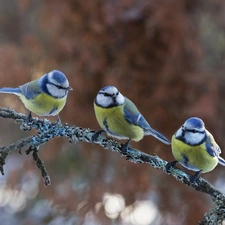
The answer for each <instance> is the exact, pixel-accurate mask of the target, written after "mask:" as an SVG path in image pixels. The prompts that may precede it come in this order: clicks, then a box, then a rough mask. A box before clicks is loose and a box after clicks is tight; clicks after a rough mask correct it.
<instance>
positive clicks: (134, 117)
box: [123, 98, 170, 144]
mask: <svg viewBox="0 0 225 225" xmlns="http://www.w3.org/2000/svg"><path fill="white" fill-rule="evenodd" d="M123 111H124V117H125V118H126V120H127V122H128V123H130V124H134V125H136V126H139V127H141V128H142V129H143V130H144V133H145V135H152V136H154V137H155V138H157V139H158V140H160V141H161V142H163V143H165V144H170V142H169V141H168V139H167V138H166V137H164V136H163V135H162V134H160V133H159V132H157V131H156V130H154V129H152V128H151V127H150V125H149V124H148V122H147V121H146V119H145V118H144V117H143V116H142V115H141V113H140V112H139V111H138V109H137V107H136V106H135V105H134V103H133V102H131V101H130V100H129V99H127V98H126V102H125V105H124V109H123Z"/></svg>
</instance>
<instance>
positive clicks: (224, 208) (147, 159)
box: [0, 108, 225, 225]
mask: <svg viewBox="0 0 225 225" xmlns="http://www.w3.org/2000/svg"><path fill="white" fill-rule="evenodd" d="M0 117H2V118H9V119H13V120H15V122H16V123H17V124H20V125H21V126H20V128H21V129H22V130H31V129H35V130H37V132H38V134H36V135H33V136H30V137H27V138H22V139H20V140H18V141H17V142H15V143H12V144H10V145H8V146H2V147H0V171H1V173H2V174H3V175H4V170H3V165H4V164H5V159H6V158H7V156H8V154H9V153H10V151H11V150H15V149H17V150H19V152H21V150H22V148H24V147H26V148H27V150H26V153H27V154H29V153H30V152H31V151H33V159H34V161H35V162H36V164H37V166H38V168H39V169H40V170H41V173H42V176H43V178H44V182H45V185H46V186H47V185H50V177H49V175H48V173H47V171H46V169H45V166H44V163H43V162H42V161H41V159H40V158H39V156H38V149H39V147H40V146H41V145H43V144H45V143H46V142H48V141H49V140H51V139H52V138H54V137H66V138H68V139H69V142H71V143H75V144H76V143H77V142H79V141H81V142H87V143H92V140H91V138H92V136H93V134H94V133H95V131H94V130H91V129H89V128H81V127H76V126H69V125H68V124H64V125H58V124H55V123H51V122H50V121H49V120H47V119H44V120H43V121H42V120H39V119H37V118H33V119H32V120H31V123H29V125H27V124H25V121H26V116H25V115H23V114H21V113H16V112H15V111H13V110H11V109H5V108H0ZM94 143H95V144H97V145H100V146H102V147H103V148H104V149H109V150H112V151H116V152H118V153H119V154H120V155H121V156H124V157H126V159H127V160H129V161H131V162H133V163H147V164H149V165H151V166H152V167H154V168H156V169H159V170H162V171H163V172H164V173H167V174H169V175H172V176H173V177H174V178H175V179H176V180H178V181H180V182H182V183H183V184H186V185H188V186H191V187H192V188H194V189H195V190H196V191H200V192H203V193H206V194H208V195H210V196H211V197H212V199H213V201H214V204H215V207H214V208H213V209H212V210H211V211H210V212H209V213H207V214H206V215H205V217H204V220H203V221H201V222H199V225H206V224H210V222H211V221H213V222H214V223H215V222H216V224H219V223H222V221H223V220H224V219H225V195H224V194H223V193H222V192H220V191H219V190H217V189H216V188H215V187H214V186H213V185H211V184H210V183H209V182H208V181H206V180H205V179H203V178H201V177H200V178H199V179H198V180H197V181H196V182H194V183H191V182H190V177H191V176H190V175H189V174H187V173H185V172H184V171H182V170H180V169H178V168H176V167H175V168H172V169H171V171H170V173H168V172H167V171H166V168H165V166H166V164H167V161H165V160H163V159H161V158H159V157H158V156H157V155H148V154H146V153H144V152H141V151H138V150H136V149H133V148H130V147H129V148H127V149H125V150H122V146H123V144H122V143H120V142H118V141H117V140H114V139H112V138H107V137H106V135H104V134H102V135H99V136H98V138H97V140H96V141H95V142H94Z"/></svg>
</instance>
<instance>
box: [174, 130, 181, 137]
mask: <svg viewBox="0 0 225 225" xmlns="http://www.w3.org/2000/svg"><path fill="white" fill-rule="evenodd" d="M175 136H176V138H177V137H181V136H182V129H181V128H180V129H179V130H178V131H177V132H176V135H175Z"/></svg>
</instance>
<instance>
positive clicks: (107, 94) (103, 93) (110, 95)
mask: <svg viewBox="0 0 225 225" xmlns="http://www.w3.org/2000/svg"><path fill="white" fill-rule="evenodd" d="M99 94H102V95H104V96H106V97H112V96H113V95H112V94H109V93H106V92H103V91H100V92H99Z"/></svg>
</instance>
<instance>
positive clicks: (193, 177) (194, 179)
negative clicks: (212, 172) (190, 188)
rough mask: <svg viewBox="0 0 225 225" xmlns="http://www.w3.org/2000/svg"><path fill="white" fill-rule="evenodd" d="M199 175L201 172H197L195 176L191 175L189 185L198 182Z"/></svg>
mask: <svg viewBox="0 0 225 225" xmlns="http://www.w3.org/2000/svg"><path fill="white" fill-rule="evenodd" d="M201 173H202V170H199V171H198V172H196V173H195V175H193V176H192V177H191V178H190V183H191V184H193V183H194V182H195V181H196V180H198V179H199V177H200V175H201Z"/></svg>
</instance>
